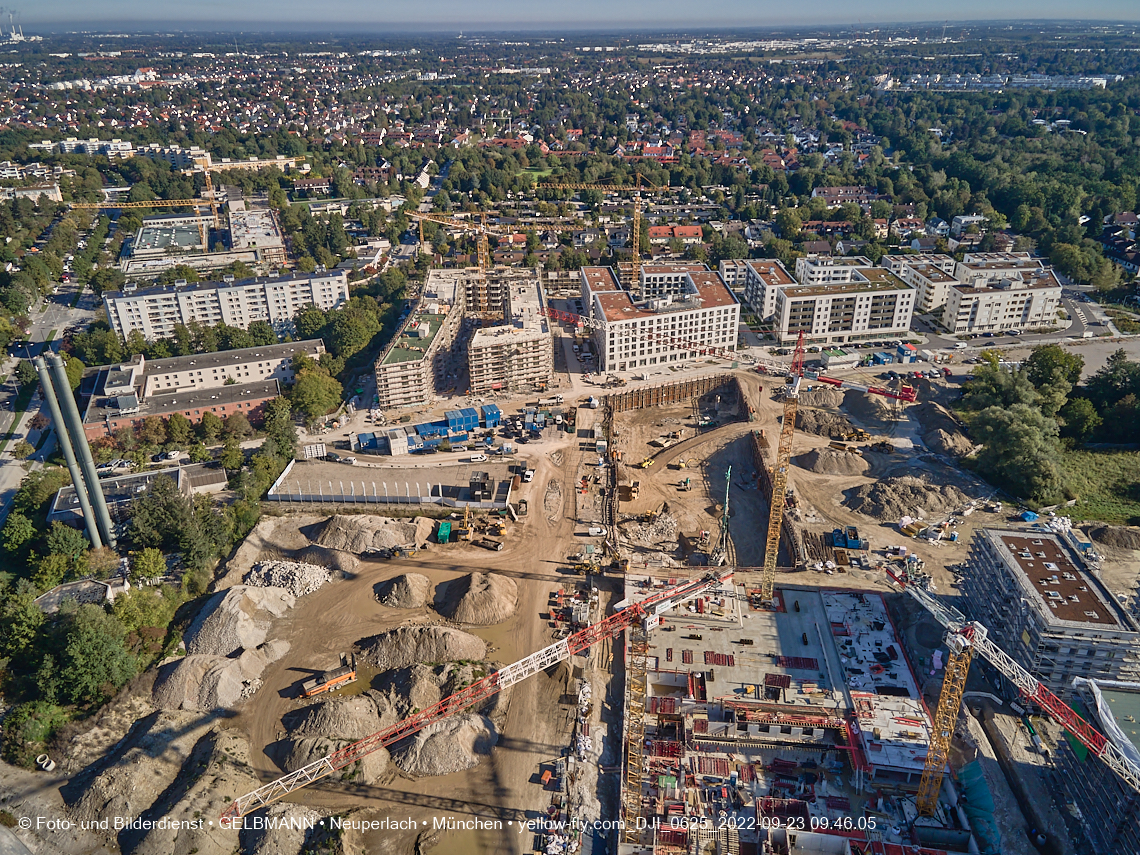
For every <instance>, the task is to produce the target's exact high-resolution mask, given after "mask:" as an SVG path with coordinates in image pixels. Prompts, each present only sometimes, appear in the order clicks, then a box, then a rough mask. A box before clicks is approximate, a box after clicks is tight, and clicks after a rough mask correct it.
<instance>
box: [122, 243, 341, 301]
mask: <svg viewBox="0 0 1140 855" xmlns="http://www.w3.org/2000/svg"><path fill="white" fill-rule="evenodd" d="M195 234H197V232H196V231H195ZM324 277H334V278H336V279H339V280H344V279H347V277H348V274H347V273H346V272H345V271H343V270H329V271H325V272H319V271H318V272H316V273H290V274H289V275H288V276H254V277H252V278H250V279H239V280H237V281H236V282H195V283H193V284H190V283H187V284H185V285H156V286H154V287H153V288H130V287H129V286H128V289H127V290H125V291H107V292H105V293H104V295H103V296H104V298H106V297H110V298H112V299H123V298H133V297H150V296H154V295H158V294H170V295H171V296H172V297H173V296H174V295H175V294H187V293H193V292H195V291H214V290H217V289H219V288H246V287H249V286H251V285H267V284H287V283H289V282H294V281H305V282H308V281H309V280H310V279H321V278H324Z"/></svg>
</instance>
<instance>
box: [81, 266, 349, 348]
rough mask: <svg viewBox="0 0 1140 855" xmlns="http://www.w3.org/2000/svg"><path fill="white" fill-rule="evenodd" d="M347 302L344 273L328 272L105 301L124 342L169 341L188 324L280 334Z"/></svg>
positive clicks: (163, 289) (127, 291) (177, 287)
mask: <svg viewBox="0 0 1140 855" xmlns="http://www.w3.org/2000/svg"><path fill="white" fill-rule="evenodd" d="M347 301H348V273H347V271H344V270H329V271H321V272H317V273H294V274H290V275H288V276H278V277H273V278H264V277H254V278H253V279H243V280H241V281H233V277H226V279H225V280H223V281H222V282H201V283H196V284H193V285H187V284H185V283H183V284H177V283H175V284H174V285H164V286H158V287H155V288H144V289H140V288H137V287H135V286H133V285H128V286H126V287H125V288H124V289H123V290H122V291H110V292H107V293H105V294H104V295H103V303H104V307H105V309H106V311H107V319H108V320H109V321H110V323H111V328H112V329H113V330H114V331H115V332H116V333H118V334H119V335H120V336H122V337H123V338H126V336H127V335H129V334H130V333H131V332H133V331H135V330H138V331H139V332H140V333H142V335H143V338H145V339H146V340H147V341H154V340H156V339H160V338H167V337H169V336H170V335H172V334H173V332H174V328H175V327H176V326H177V325H179V324H182V325H185V324H188V323H190V322H191V321H197V322H198V323H201V324H206V325H208V326H209V325H214V324H218V323H225V324H228V325H229V326H232V327H241V328H242V329H246V328H248V327H249V325H250V324H251V323H253V322H254V321H267V322H268V323H270V324H272V325H273V328H274V329H275V330H277V331H278V332H279V333H284V332H289V331H291V330H292V328H293V318H294V317H295V316H296V314H297V313H298V312H299V311H300V310H301V309H303V308H304V307H305V306H308V305H315V306H316V307H317V308H318V309H323V310H325V311H328V310H330V309H335V308H338V307H340V306H341V305H343V304H344V303H346V302H347Z"/></svg>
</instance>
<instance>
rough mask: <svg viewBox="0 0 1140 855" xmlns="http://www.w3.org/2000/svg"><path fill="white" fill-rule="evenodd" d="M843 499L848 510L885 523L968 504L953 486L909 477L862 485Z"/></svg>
mask: <svg viewBox="0 0 1140 855" xmlns="http://www.w3.org/2000/svg"><path fill="white" fill-rule="evenodd" d="M844 496H845V498H844V500H843V504H844V505H846V506H847V507H849V508H851V510H853V511H857V512H859V513H861V514H866V515H867V516H870V517H875V518H877V519H880V520H884V521H887V522H895V521H897V520H898V519H899V518H900V517H903V516H911V517H916V518H924V517H927V516H930V515H932V514H940V513H944V512H946V511H951V510H953V509H954V508H957V507H960V506H962V505H964V504H966V503H967V502H969V501H970V497H969V496H967V495H966V494H965V493H963V492H962V491H961V490H959V489H958V488H957V487H955V486H953V485H952V484H934V483H931V482H930V481H928V480H927V479H926V478H916V477H914V476H912V475H906V476H903V477H901V478H886V479H883V480H881V481H876V482H875V483H874V484H864V485H863V486H861V487H855V488H852V489H850V490H846V491H844Z"/></svg>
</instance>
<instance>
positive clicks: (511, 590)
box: [436, 573, 519, 658]
mask: <svg viewBox="0 0 1140 855" xmlns="http://www.w3.org/2000/svg"><path fill="white" fill-rule="evenodd" d="M436 600H437V602H436V609H437V610H438V611H439V613H440V614H441V615H443V616H444V617H448V618H451V619H452V620H453V621H456V622H457V623H470V624H475V625H476V626H490V625H491V624H495V623H502V622H503V621H505V620H506V619H507V618H509V617H510V616H511V615H513V614H514V613H515V606H517V605H518V601H519V595H518V586H517V585H516V584H515V580H514V579H511V578H509V577H507V576H498V575H495V574H493V573H469V574H468V575H466V576H462V577H460V578H459V579H455V580H454V581H451V582H447V583H445V584H443V585H440V587H439V593H438V594H437V595H436ZM455 658H467V657H455Z"/></svg>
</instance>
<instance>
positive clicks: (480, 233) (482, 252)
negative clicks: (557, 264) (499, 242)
mask: <svg viewBox="0 0 1140 855" xmlns="http://www.w3.org/2000/svg"><path fill="white" fill-rule="evenodd" d="M407 214H408V217H410V218H411V219H413V220H416V222H417V223H418V225H419V230H420V246H421V247H422V246H423V244H424V223H436V224H437V225H441V226H445V227H446V228H449V229H455V230H457V231H465V232H475V233H476V238H477V242H476V247H477V252H478V258H479V269H480V270H481V271H483V272H484V273H486V272H487V271H488V270H490V269H491V245H490V242H489V241H488V237H489V236H490V235H496V236H505V235H509V234H517V233H518V232H519V230H518V229H508V228H504V227H502V226H496V225H488V224H487V215H486V213H480V214H479V220H478V221H475V220H456V219H453V218H451V217H445V216H442V215H440V214H422V213H420V212H419V211H408V212H407ZM576 229H577V227H576V226H542V228H541V231H544V232H565V231H574V230H576Z"/></svg>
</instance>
